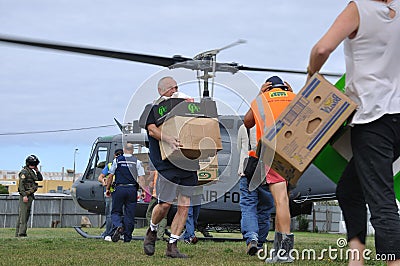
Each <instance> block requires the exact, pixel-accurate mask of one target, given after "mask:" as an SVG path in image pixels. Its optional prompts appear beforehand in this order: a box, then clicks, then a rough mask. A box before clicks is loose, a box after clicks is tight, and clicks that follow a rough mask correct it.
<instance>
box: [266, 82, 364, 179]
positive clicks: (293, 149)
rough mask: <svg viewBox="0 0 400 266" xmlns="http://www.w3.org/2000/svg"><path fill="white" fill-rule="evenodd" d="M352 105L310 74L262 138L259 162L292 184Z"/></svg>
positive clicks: (343, 119) (325, 142) (353, 107)
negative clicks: (268, 166)
mask: <svg viewBox="0 0 400 266" xmlns="http://www.w3.org/2000/svg"><path fill="white" fill-rule="evenodd" d="M356 107H357V106H356V104H355V103H354V102H353V101H352V100H350V98H348V97H347V96H346V95H345V94H343V93H342V92H340V91H339V90H338V89H337V88H335V87H334V86H333V85H332V84H331V83H329V82H328V81H327V80H326V79H325V78H324V77H322V76H321V75H319V74H314V75H313V76H312V77H311V78H310V80H309V82H308V83H307V84H306V85H305V86H304V88H302V89H301V91H300V92H299V93H298V94H297V95H296V97H295V99H294V100H293V101H292V102H291V103H290V104H289V106H288V107H287V108H286V109H285V111H283V113H282V114H281V115H280V116H279V117H278V119H277V120H276V121H275V127H273V128H269V129H268V130H267V131H266V134H265V135H264V136H263V137H262V139H261V140H262V147H263V149H262V155H261V157H262V158H263V162H264V163H265V164H269V163H270V164H271V168H272V169H274V170H275V171H277V172H278V173H279V174H280V175H281V176H283V177H284V178H286V179H287V180H288V181H289V182H290V184H291V185H292V186H295V185H296V183H297V181H298V179H299V178H300V176H301V175H302V174H303V172H304V171H305V170H306V169H307V167H308V166H309V165H310V164H311V162H312V161H313V159H314V158H315V157H316V155H317V154H318V153H319V152H320V151H321V149H322V148H323V147H324V146H325V145H326V144H327V142H328V141H329V139H330V138H331V137H332V136H333V135H334V133H335V132H336V131H337V130H338V129H339V127H340V126H341V125H342V124H343V123H344V122H345V121H346V119H347V118H348V117H349V116H350V115H351V114H352V113H353V112H354V110H355V109H356ZM272 156H273V159H272ZM271 160H272V162H271Z"/></svg>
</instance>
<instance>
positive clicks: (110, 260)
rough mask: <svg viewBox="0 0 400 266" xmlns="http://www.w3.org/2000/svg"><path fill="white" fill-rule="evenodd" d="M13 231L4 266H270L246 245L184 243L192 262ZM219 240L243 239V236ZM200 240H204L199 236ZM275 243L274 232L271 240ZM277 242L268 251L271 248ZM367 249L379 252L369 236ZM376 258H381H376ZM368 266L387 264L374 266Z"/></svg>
mask: <svg viewBox="0 0 400 266" xmlns="http://www.w3.org/2000/svg"><path fill="white" fill-rule="evenodd" d="M85 231H87V232H88V233H89V234H93V235H99V234H100V233H101V232H102V229H99V228H90V229H85ZM144 233H145V229H143V228H140V229H135V232H134V235H140V236H143V235H144ZM14 234H15V231H14V229H11V228H6V229H0V265H96V266H98V265H135V266H136V265H247V266H248V265H265V262H264V261H262V260H260V259H258V258H257V256H253V257H250V256H247V255H246V254H245V252H246V247H245V243H244V242H212V241H199V242H198V243H197V244H196V245H186V244H184V243H182V242H180V243H179V244H178V247H179V248H180V250H181V252H183V253H186V254H188V255H189V256H190V258H189V259H183V260H182V259H169V258H166V257H164V253H165V248H166V244H165V242H162V241H158V242H157V244H156V253H155V254H154V256H152V257H148V256H146V255H145V254H144V253H143V241H138V240H137V241H132V242H131V243H123V242H121V241H120V242H118V243H112V242H106V241H103V240H100V239H85V238H83V237H81V236H80V235H78V234H77V233H76V232H75V230H74V229H73V228H54V229H53V228H32V229H31V228H29V229H28V235H29V237H28V238H16V237H14ZM212 234H213V235H214V236H215V237H217V236H228V237H235V238H238V237H241V236H240V234H235V233H231V234H219V233H212ZM199 235H201V234H200V233H199ZM339 237H343V235H337V234H321V233H300V232H299V233H295V248H296V249H298V250H303V249H311V248H312V249H315V250H316V252H317V254H319V252H320V251H321V250H322V249H325V248H326V249H328V248H329V246H331V247H332V248H337V245H336V241H337V239H338V238H339ZM268 238H269V239H272V238H273V232H270V235H269V237H268ZM271 245H272V244H271V243H270V244H269V245H268V247H269V248H270V247H271ZM367 248H369V249H374V247H373V239H372V237H369V239H368V243H367ZM373 254H375V253H373ZM322 264H329V265H346V264H347V263H346V261H345V260H340V259H337V260H331V259H329V256H328V255H326V256H325V257H324V259H322V260H317V261H313V260H298V261H296V262H294V263H293V264H291V265H322ZM366 265H385V264H384V263H379V262H376V261H370V262H368V263H366Z"/></svg>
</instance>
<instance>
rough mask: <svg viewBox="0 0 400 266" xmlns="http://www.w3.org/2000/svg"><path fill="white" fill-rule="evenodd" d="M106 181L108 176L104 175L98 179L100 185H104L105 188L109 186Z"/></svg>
mask: <svg viewBox="0 0 400 266" xmlns="http://www.w3.org/2000/svg"><path fill="white" fill-rule="evenodd" d="M105 179H106V176H105V175H104V174H100V175H99V177H98V178H97V180H98V181H99V182H100V183H102V184H103V186H106V185H107V183H106V180H105Z"/></svg>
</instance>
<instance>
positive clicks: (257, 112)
mask: <svg viewBox="0 0 400 266" xmlns="http://www.w3.org/2000/svg"><path fill="white" fill-rule="evenodd" d="M294 97H296V94H294V93H293V92H291V91H284V90H282V89H280V88H275V89H272V90H269V91H266V92H264V93H263V94H260V95H258V96H257V97H256V99H254V100H253V101H252V102H251V110H252V111H253V115H254V121H255V123H256V139H257V142H258V141H259V140H260V138H261V136H262V135H263V134H264V133H265V129H266V128H267V127H270V126H271V125H273V124H274V123H275V120H276V118H278V116H279V115H280V114H281V113H282V111H283V110H285V108H286V107H287V106H288V105H289V103H290V102H291V101H292V100H293V99H294Z"/></svg>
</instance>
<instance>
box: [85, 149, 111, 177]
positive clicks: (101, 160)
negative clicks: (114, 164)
mask: <svg viewBox="0 0 400 266" xmlns="http://www.w3.org/2000/svg"><path fill="white" fill-rule="evenodd" d="M108 150H109V149H108V147H102V146H99V147H97V149H96V150H95V151H94V153H93V154H92V158H91V159H92V161H91V166H90V169H89V172H88V174H87V175H86V179H97V177H98V176H99V175H100V173H101V171H102V170H103V168H104V167H105V166H106V163H107V154H108Z"/></svg>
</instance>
